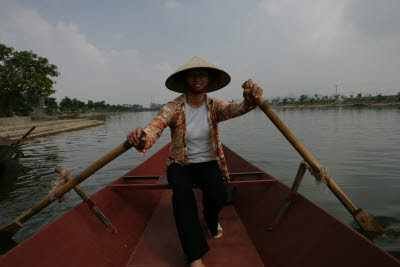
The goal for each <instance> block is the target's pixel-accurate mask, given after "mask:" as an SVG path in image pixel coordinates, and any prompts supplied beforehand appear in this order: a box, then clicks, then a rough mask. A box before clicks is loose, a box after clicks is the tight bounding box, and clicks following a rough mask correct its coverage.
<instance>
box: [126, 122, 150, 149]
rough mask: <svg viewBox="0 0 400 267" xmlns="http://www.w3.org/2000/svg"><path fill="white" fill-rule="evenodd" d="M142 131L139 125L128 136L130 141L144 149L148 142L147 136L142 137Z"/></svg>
mask: <svg viewBox="0 0 400 267" xmlns="http://www.w3.org/2000/svg"><path fill="white" fill-rule="evenodd" d="M142 131H143V129H142V127H140V126H139V127H137V128H136V129H135V130H133V131H132V132H130V133H129V134H128V135H127V136H126V139H127V140H128V142H129V143H130V144H131V145H133V146H134V147H136V148H138V149H142V148H143V147H144V145H145V144H146V136H142V138H140V136H141V134H142Z"/></svg>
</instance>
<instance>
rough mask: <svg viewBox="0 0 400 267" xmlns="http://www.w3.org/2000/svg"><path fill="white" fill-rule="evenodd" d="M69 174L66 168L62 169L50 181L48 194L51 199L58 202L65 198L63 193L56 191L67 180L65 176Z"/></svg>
mask: <svg viewBox="0 0 400 267" xmlns="http://www.w3.org/2000/svg"><path fill="white" fill-rule="evenodd" d="M67 175H69V171H68V170H63V171H62V172H61V173H60V175H59V176H58V177H57V178H56V179H54V180H53V181H52V182H51V190H50V192H49V196H50V199H51V200H56V199H57V200H58V202H59V203H61V202H64V201H65V200H66V199H67V198H66V197H65V195H60V194H59V193H58V189H60V187H61V186H62V185H63V184H65V183H66V182H67V179H65V177H66V176H67Z"/></svg>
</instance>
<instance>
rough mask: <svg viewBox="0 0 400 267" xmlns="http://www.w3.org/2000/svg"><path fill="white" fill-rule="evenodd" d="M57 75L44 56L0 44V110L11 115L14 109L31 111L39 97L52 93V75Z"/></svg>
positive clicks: (55, 67) (54, 67)
mask: <svg viewBox="0 0 400 267" xmlns="http://www.w3.org/2000/svg"><path fill="white" fill-rule="evenodd" d="M58 75H59V73H58V72H57V66H55V65H52V64H50V63H49V61H48V60H47V59H46V58H43V57H40V56H38V55H36V54H35V53H33V52H32V51H14V49H13V48H11V47H7V46H6V45H4V44H0V98H1V100H2V101H1V104H2V109H1V111H3V112H5V113H6V114H7V115H8V116H9V117H12V116H13V114H14V110H15V109H19V110H21V109H27V110H32V107H34V106H35V105H37V104H38V102H39V99H40V97H47V96H49V95H51V94H53V93H54V92H55V91H54V90H53V85H54V84H55V81H53V80H52V78H53V77H57V76H58ZM16 105H18V106H16ZM21 105H23V107H21Z"/></svg>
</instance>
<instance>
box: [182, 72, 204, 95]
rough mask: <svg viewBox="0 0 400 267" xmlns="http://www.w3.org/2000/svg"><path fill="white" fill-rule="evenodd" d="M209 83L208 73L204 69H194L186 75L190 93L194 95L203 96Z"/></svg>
mask: <svg viewBox="0 0 400 267" xmlns="http://www.w3.org/2000/svg"><path fill="white" fill-rule="evenodd" d="M208 82H209V77H208V71H207V70H203V69H194V70H190V71H188V73H187V74H186V83H187V84H188V86H189V91H190V92H191V93H194V94H201V93H204V92H205V91H206V90H207V85H208Z"/></svg>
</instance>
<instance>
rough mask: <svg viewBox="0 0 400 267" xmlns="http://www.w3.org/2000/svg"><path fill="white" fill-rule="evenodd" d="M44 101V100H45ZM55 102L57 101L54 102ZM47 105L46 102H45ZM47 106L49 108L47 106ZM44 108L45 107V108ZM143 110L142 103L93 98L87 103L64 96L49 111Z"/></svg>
mask: <svg viewBox="0 0 400 267" xmlns="http://www.w3.org/2000/svg"><path fill="white" fill-rule="evenodd" d="M45 103H46V102H45ZM56 104H57V103H56ZM46 106H47V104H46ZM47 108H49V107H48V106H47ZM47 108H46V109H47ZM142 110H145V108H143V106H142V105H137V104H135V105H110V104H106V103H105V101H98V102H94V101H93V100H88V102H87V103H85V102H82V101H80V100H78V99H76V98H73V99H70V98H69V97H67V96H66V97H64V98H63V99H62V100H61V101H60V104H59V106H58V105H57V106H54V108H52V109H51V110H49V111H50V112H53V113H54V112H56V111H60V112H63V113H76V112H83V113H88V112H123V111H142Z"/></svg>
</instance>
